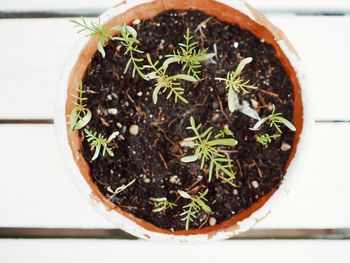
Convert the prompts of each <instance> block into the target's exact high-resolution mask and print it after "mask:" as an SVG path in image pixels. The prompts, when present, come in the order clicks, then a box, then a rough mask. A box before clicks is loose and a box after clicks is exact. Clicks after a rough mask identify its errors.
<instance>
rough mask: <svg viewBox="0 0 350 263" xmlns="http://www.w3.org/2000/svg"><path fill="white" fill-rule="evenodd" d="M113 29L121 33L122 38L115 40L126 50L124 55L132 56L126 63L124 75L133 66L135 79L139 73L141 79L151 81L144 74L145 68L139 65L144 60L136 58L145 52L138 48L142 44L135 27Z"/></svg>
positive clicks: (123, 26) (124, 26)
mask: <svg viewBox="0 0 350 263" xmlns="http://www.w3.org/2000/svg"><path fill="white" fill-rule="evenodd" d="M112 29H113V30H117V31H120V36H118V37H113V39H115V40H120V41H121V43H122V45H123V46H124V47H125V49H126V50H125V52H124V55H129V56H130V58H129V60H128V62H127V63H126V66H125V69H124V74H125V73H126V72H127V71H128V69H129V68H130V65H132V77H133V78H134V77H135V73H136V72H137V73H138V74H139V75H140V77H141V78H143V79H144V80H149V79H148V78H147V76H146V75H145V74H144V73H143V72H142V70H143V66H140V65H139V64H142V62H143V60H144V59H143V58H137V57H135V55H136V54H142V53H143V51H142V50H140V49H139V48H138V44H140V41H139V40H137V32H136V30H135V29H134V28H133V27H131V26H127V25H122V26H116V27H113V28H112Z"/></svg>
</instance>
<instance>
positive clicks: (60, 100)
mask: <svg viewBox="0 0 350 263" xmlns="http://www.w3.org/2000/svg"><path fill="white" fill-rule="evenodd" d="M151 2H161V3H163V2H166V1H164V0H155V1H154V0H139V1H137V0H133V1H124V2H122V3H121V4H120V5H118V6H115V7H114V8H112V9H110V10H108V11H107V12H105V13H104V14H102V16H101V23H104V22H108V21H110V20H111V19H112V18H114V17H115V16H117V15H119V14H123V13H124V12H125V11H127V10H129V9H130V8H132V7H135V6H138V5H140V4H147V3H151ZM212 2H220V3H223V4H225V5H227V6H229V7H230V8H233V9H236V10H238V11H239V12H240V13H242V14H244V15H246V16H248V17H249V18H250V19H252V20H253V21H255V22H256V23H258V24H260V25H261V20H260V19H265V18H264V16H262V15H261V14H260V13H259V12H257V11H256V10H255V9H252V8H251V7H250V6H249V5H247V4H246V3H244V2H242V1H236V0H235V1H233V0H218V1H212ZM253 13H254V14H253ZM135 18H137V17H135ZM257 20H260V23H259V22H258V21H257ZM263 22H264V24H263V26H264V27H265V28H266V29H268V30H269V31H270V32H271V31H273V30H277V33H276V32H275V34H274V35H275V37H276V36H277V35H276V34H282V33H281V32H280V31H279V30H278V29H277V28H275V27H274V26H273V25H272V24H270V23H269V22H268V21H267V20H266V21H263ZM265 23H266V24H265ZM90 41H91V39H90V38H85V37H80V39H79V42H78V43H77V45H76V46H75V49H74V50H73V53H72V58H71V59H70V61H69V63H68V66H66V68H65V72H64V75H63V77H62V81H61V86H60V89H59V92H58V94H57V101H56V113H55V127H56V131H57V136H58V139H59V144H60V149H61V152H62V156H63V159H64V161H65V164H66V167H67V168H68V170H69V174H70V175H72V176H71V177H72V178H73V180H74V181H75V183H76V185H77V187H78V188H79V190H80V191H81V192H82V194H83V195H84V196H85V198H86V199H87V200H88V201H89V203H90V204H91V205H92V206H93V207H94V208H95V209H96V210H97V211H98V212H100V214H102V215H103V216H104V217H105V218H106V219H108V220H109V221H111V222H112V223H113V224H115V225H117V226H118V227H119V228H121V229H123V230H124V231H126V232H129V233H131V234H133V235H135V236H138V237H141V238H147V239H158V240H176V241H189V242H200V241H207V240H209V239H210V240H214V239H224V238H228V237H231V236H235V235H237V234H238V233H240V232H244V231H246V230H248V229H250V228H251V227H252V226H253V225H255V224H256V223H257V222H258V221H259V220H260V219H261V218H263V217H265V216H266V215H267V214H269V213H270V211H271V206H274V205H275V204H276V203H278V201H279V200H280V199H281V198H282V197H283V196H285V195H286V194H287V193H288V192H289V187H290V185H291V181H292V180H294V177H295V176H289V174H291V173H295V174H297V173H298V170H300V168H301V165H300V164H299V163H300V161H301V157H300V155H301V154H300V152H304V155H305V149H307V147H306V145H307V141H308V140H306V137H307V136H305V134H307V133H308V132H309V130H310V125H309V120H310V118H309V117H308V116H309V111H308V107H307V105H308V103H307V102H306V101H305V97H307V96H306V95H305V92H306V89H305V82H304V74H303V70H302V66H301V65H300V64H301V63H300V59H299V57H298V56H297V54H296V53H295V50H294V49H293V48H292V47H291V46H290V44H289V42H288V40H286V39H285V38H284V36H283V34H282V39H280V40H278V41H276V42H277V43H278V45H279V47H280V48H281V50H282V52H283V53H284V55H285V56H286V57H287V59H288V60H289V63H290V64H291V66H292V68H293V70H294V71H295V74H296V76H297V81H298V84H299V86H300V90H301V93H302V94H301V103H302V112H303V116H302V117H301V118H303V121H302V127H303V131H302V136H300V138H299V142H298V143H297V145H293V147H297V151H296V154H295V156H294V158H292V162H291V163H290V165H289V166H288V168H287V171H286V174H285V176H284V179H283V181H282V182H281V185H280V187H279V188H278V189H277V190H276V192H275V193H273V192H272V193H271V196H268V197H267V200H265V201H264V202H263V203H262V207H260V208H258V209H257V210H256V211H253V213H252V214H250V215H249V216H248V217H246V218H242V220H239V221H238V222H237V223H236V224H234V225H232V226H231V227H230V228H227V227H224V228H223V229H220V227H219V226H220V224H219V225H217V226H218V227H216V228H213V227H208V228H213V230H212V231H207V232H206V233H205V234H197V233H198V232H200V231H197V230H193V231H188V232H185V231H176V233H169V232H168V231H158V230H157V228H156V227H155V228H154V229H153V230H150V229H149V227H145V225H147V224H149V223H147V222H146V221H144V220H142V219H138V218H136V217H134V216H130V215H129V216H125V215H123V213H120V211H119V212H117V211H116V210H115V209H114V208H113V206H110V205H106V200H107V199H106V198H104V199H105V200H103V198H101V196H100V195H98V194H97V193H94V191H93V189H92V188H91V186H90V185H89V184H88V183H87V181H86V180H85V179H84V176H83V175H82V174H81V172H80V170H79V168H78V166H77V164H76V162H75V160H74V158H73V155H72V150H71V147H70V141H69V140H68V136H67V129H66V111H65V105H66V101H67V86H68V83H69V82H70V77H71V72H72V69H73V68H74V66H75V64H76V63H77V62H78V58H79V57H80V56H81V51H82V50H83V49H84V48H85V47H86V46H87V44H88V43H89V42H90ZM305 131H307V132H305ZM303 159H304V156H303ZM108 202H109V201H108ZM125 213H126V212H125ZM127 214H128V213H127Z"/></svg>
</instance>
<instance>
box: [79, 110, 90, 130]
mask: <svg viewBox="0 0 350 263" xmlns="http://www.w3.org/2000/svg"><path fill="white" fill-rule="evenodd" d="M91 117H92V114H91V111H90V110H89V109H86V114H85V116H83V117H82V118H81V119H80V120H79V121H77V124H76V126H75V129H78V130H80V129H81V128H83V127H85V126H86V125H87V124H88V123H89V122H90V120H91Z"/></svg>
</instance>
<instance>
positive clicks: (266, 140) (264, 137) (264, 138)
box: [256, 133, 281, 147]
mask: <svg viewBox="0 0 350 263" xmlns="http://www.w3.org/2000/svg"><path fill="white" fill-rule="evenodd" d="M280 136H281V134H280V133H275V134H273V135H270V134H268V133H265V134H260V135H258V136H256V141H257V142H258V143H260V144H261V145H262V146H265V147H267V145H269V144H270V143H271V142H272V139H274V140H277V139H278V138H279V137H280Z"/></svg>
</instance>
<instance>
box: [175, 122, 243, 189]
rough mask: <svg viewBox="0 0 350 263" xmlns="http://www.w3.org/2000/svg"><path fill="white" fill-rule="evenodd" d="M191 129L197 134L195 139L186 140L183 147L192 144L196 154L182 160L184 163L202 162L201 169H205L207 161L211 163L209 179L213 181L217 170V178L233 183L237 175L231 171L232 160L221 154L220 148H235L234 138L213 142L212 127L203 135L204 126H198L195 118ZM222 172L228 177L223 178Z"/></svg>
mask: <svg viewBox="0 0 350 263" xmlns="http://www.w3.org/2000/svg"><path fill="white" fill-rule="evenodd" d="M190 124H191V126H190V127H187V129H189V130H192V131H193V132H194V134H195V136H194V137H190V138H186V139H185V140H184V143H185V144H183V145H186V143H188V144H189V145H190V144H192V145H193V146H194V148H195V151H194V154H193V155H189V156H185V157H182V158H181V161H182V162H184V163H190V162H195V161H197V160H200V162H201V165H200V168H201V169H203V168H204V165H205V163H206V162H207V161H209V178H208V181H209V182H210V181H211V178H212V175H213V171H214V169H215V176H216V177H217V178H221V179H223V180H224V181H230V182H232V181H233V180H234V179H235V174H234V173H233V172H232V171H231V167H232V160H231V159H230V158H229V157H227V156H226V155H225V154H223V153H221V152H220V150H219V149H218V147H220V146H231V147H232V146H235V145H237V141H236V140H235V139H233V138H225V139H214V140H211V135H212V129H213V128H212V127H210V128H208V129H206V130H205V131H204V132H203V133H201V132H200V128H201V127H202V124H199V125H196V123H195V120H194V118H193V117H191V118H190ZM221 172H222V173H223V174H224V175H226V177H223V176H221Z"/></svg>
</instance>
